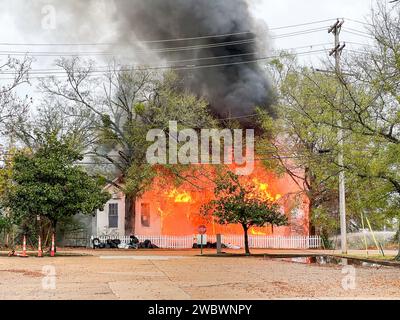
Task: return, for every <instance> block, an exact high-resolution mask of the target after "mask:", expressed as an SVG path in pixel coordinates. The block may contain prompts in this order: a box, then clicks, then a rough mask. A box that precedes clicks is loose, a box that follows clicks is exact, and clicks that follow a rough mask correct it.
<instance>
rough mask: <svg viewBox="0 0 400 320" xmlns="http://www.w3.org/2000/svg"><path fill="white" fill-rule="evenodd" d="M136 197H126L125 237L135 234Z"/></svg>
mask: <svg viewBox="0 0 400 320" xmlns="http://www.w3.org/2000/svg"><path fill="white" fill-rule="evenodd" d="M135 221H136V197H135V196H133V195H125V235H126V236H130V235H134V234H135Z"/></svg>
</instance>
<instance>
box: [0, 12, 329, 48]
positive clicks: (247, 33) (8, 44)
mask: <svg viewBox="0 0 400 320" xmlns="http://www.w3.org/2000/svg"><path fill="white" fill-rule="evenodd" d="M332 20H334V18H332V19H325V20H319V21H312V22H306V23H300V24H294V25H288V26H281V27H274V28H269V30H270V31H273V30H282V29H290V28H296V27H302V26H308V25H313V24H320V23H324V22H330V21H332ZM253 34H254V33H253V32H251V31H242V32H235V33H224V34H217V35H206V36H198V37H187V38H175V39H162V40H137V41H135V42H132V43H137V44H151V43H164V42H179V41H193V40H204V39H214V38H223V37H232V36H240V35H253ZM132 43H131V44H132ZM118 45H121V44H118V43H99V42H96V43H12V42H3V43H0V46H118Z"/></svg>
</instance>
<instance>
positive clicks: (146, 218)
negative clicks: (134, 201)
mask: <svg viewBox="0 0 400 320" xmlns="http://www.w3.org/2000/svg"><path fill="white" fill-rule="evenodd" d="M141 221H142V227H150V204H149V203H142V205H141Z"/></svg>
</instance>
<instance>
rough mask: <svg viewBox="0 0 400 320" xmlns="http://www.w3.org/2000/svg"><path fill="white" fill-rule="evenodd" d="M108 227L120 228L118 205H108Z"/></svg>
mask: <svg viewBox="0 0 400 320" xmlns="http://www.w3.org/2000/svg"><path fill="white" fill-rule="evenodd" d="M108 227H109V228H118V203H110V204H109V205H108Z"/></svg>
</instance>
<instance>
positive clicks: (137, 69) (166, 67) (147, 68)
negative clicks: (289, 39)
mask: <svg viewBox="0 0 400 320" xmlns="http://www.w3.org/2000/svg"><path fill="white" fill-rule="evenodd" d="M323 52H327V50H326V49H323V50H314V51H307V52H299V53H296V54H294V55H296V56H300V55H308V54H315V53H323ZM279 57H280V56H279V55H275V56H269V57H261V58H257V59H253V60H246V61H238V62H230V63H220V64H208V65H192V66H154V67H139V68H130V69H121V70H119V71H118V72H133V71H140V70H178V71H179V70H196V69H206V68H218V67H227V66H234V65H243V64H253V63H258V62H261V61H265V60H269V59H274V58H279ZM99 72H101V73H104V70H101V71H96V70H94V71H88V76H93V75H96V73H99ZM0 74H1V73H0ZM49 76H52V77H68V75H51V74H47V75H46V76H43V77H40V76H37V77H29V79H43V78H49ZM12 79H14V78H0V80H12Z"/></svg>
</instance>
